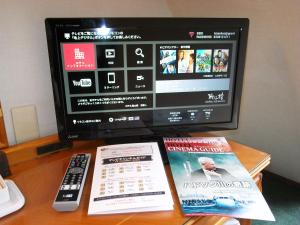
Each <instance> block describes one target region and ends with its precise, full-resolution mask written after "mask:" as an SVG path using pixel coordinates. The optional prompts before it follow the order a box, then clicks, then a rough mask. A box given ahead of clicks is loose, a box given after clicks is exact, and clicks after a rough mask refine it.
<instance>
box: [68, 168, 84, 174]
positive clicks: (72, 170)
mask: <svg viewBox="0 0 300 225" xmlns="http://www.w3.org/2000/svg"><path fill="white" fill-rule="evenodd" d="M70 173H72V174H78V173H83V169H82V168H81V167H75V168H72V169H70Z"/></svg>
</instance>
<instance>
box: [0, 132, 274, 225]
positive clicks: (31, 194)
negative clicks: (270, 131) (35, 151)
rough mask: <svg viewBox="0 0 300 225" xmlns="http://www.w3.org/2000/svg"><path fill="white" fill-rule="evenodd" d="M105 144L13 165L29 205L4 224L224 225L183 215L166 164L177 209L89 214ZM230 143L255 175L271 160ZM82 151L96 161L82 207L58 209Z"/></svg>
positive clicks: (93, 143)
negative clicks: (68, 171) (74, 156)
mask: <svg viewBox="0 0 300 225" xmlns="http://www.w3.org/2000/svg"><path fill="white" fill-rule="evenodd" d="M56 140H57V136H50V137H48V138H44V139H42V140H37V143H39V144H40V143H44V142H49V141H50V142H51V141H56ZM35 144H36V143H35ZM103 144H104V142H103V141H89V142H85V141H80V142H75V143H74V147H73V148H72V149H70V150H66V151H61V152H56V153H52V154H49V155H47V156H44V157H38V158H34V159H31V160H27V161H23V162H19V163H17V164H15V165H13V166H11V171H12V174H13V175H12V176H11V177H9V179H12V180H14V181H15V183H16V184H17V186H18V187H19V188H20V190H21V192H22V193H23V194H24V196H25V199H26V203H25V206H24V207H23V208H22V209H21V210H19V211H18V212H15V213H13V214H11V215H8V216H6V217H4V218H2V219H1V225H8V224H9V225H11V224H18V225H23V224H31V225H35V224H38V225H39V224H46V225H52V224H53V225H54V224H55V225H57V224H62V225H69V224H72V225H79V224H85V225H89V224H100V225H101V224H103V225H106V224H112V225H150V224H155V225H168V224H170V225H177V224H178V225H179V224H180V225H182V224H186V225H190V224H197V225H212V224H215V225H221V224H222V222H224V221H225V220H226V219H227V218H225V217H218V216H210V217H185V216H183V214H182V213H181V209H180V205H179V202H178V198H177V195H176V191H175V186H174V182H173V179H172V177H171V171H170V168H169V166H166V167H165V169H166V173H167V176H168V179H169V184H170V188H171V192H172V196H173V200H174V203H175V205H174V210H173V211H165V212H145V213H130V214H113V215H101V216H100V215H99V216H88V215H87V210H88V203H89V195H90V190H91V183H92V176H93V170H94V162H95V153H96V147H97V146H100V145H103ZM230 144H231V146H232V147H233V149H234V151H235V152H236V154H237V156H238V158H239V159H240V161H241V162H242V163H243V164H244V166H245V167H246V168H247V169H248V170H249V171H250V173H251V175H252V177H256V176H257V175H258V174H259V173H260V171H261V170H263V169H264V168H265V166H266V165H268V164H269V163H270V156H269V155H268V154H266V153H263V152H260V151H258V150H255V149H253V148H250V147H247V146H244V145H241V144H238V143H236V142H230ZM25 146H26V147H27V149H28V151H32V148H33V145H32V144H30V143H27V145H25ZM30 146H31V147H30ZM7 151H8V152H13V151H16V149H15V148H13V149H8V150H7ZM79 152H86V153H92V160H91V164H90V168H89V172H88V175H87V180H86V185H85V188H84V191H83V195H82V199H81V204H80V206H79V209H77V210H76V211H74V212H63V213H62V212H56V211H55V210H54V209H53V208H52V202H53V200H54V198H55V195H56V192H57V190H58V187H59V185H60V182H61V179H62V178H63V176H64V172H65V170H66V168H67V166H68V162H69V160H70V157H71V155H72V154H74V153H79ZM249 222H251V221H248V220H243V224H249Z"/></svg>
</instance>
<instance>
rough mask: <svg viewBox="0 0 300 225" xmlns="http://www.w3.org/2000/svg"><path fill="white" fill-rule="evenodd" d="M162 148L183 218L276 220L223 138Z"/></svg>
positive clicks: (171, 142)
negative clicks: (167, 159)
mask: <svg viewBox="0 0 300 225" xmlns="http://www.w3.org/2000/svg"><path fill="white" fill-rule="evenodd" d="M164 144H165V148H166V150H167V154H168V158H169V162H170V166H171V170H172V175H173V179H174V182H175V186H176V190H177V195H178V198H179V201H180V204H181V208H182V211H183V213H184V214H185V215H187V216H199V215H220V216H228V217H236V218H247V219H259V220H270V221H274V220H275V219H274V216H273V214H272V212H271V211H270V209H269V207H268V205H267V203H266V201H265V199H264V198H263V196H262V194H261V192H260V191H259V189H258V187H257V186H256V184H255V182H254V181H253V179H252V178H251V176H250V174H249V173H248V171H247V170H246V169H245V168H244V167H243V166H242V164H241V163H240V161H239V160H238V159H237V157H236V155H235V154H234V153H233V152H232V150H231V147H230V145H229V144H228V143H227V141H226V139H225V138H224V137H202V138H201V137H195V138H193V137H187V138H164Z"/></svg>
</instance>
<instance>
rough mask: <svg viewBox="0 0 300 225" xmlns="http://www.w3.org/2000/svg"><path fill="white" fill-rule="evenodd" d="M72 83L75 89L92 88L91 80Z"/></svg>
mask: <svg viewBox="0 0 300 225" xmlns="http://www.w3.org/2000/svg"><path fill="white" fill-rule="evenodd" d="M72 82H73V85H74V86H75V87H91V86H92V80H91V79H80V80H79V81H76V80H73V81H72Z"/></svg>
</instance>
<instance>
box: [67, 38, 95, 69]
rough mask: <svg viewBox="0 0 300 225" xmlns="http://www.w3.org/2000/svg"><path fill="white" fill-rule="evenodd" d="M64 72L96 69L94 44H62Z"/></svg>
mask: <svg viewBox="0 0 300 225" xmlns="http://www.w3.org/2000/svg"><path fill="white" fill-rule="evenodd" d="M63 54H64V66H65V70H67V71H70V70H71V71H72V70H94V69H96V63H95V62H96V60H95V47H94V44H90V43H83V44H63Z"/></svg>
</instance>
